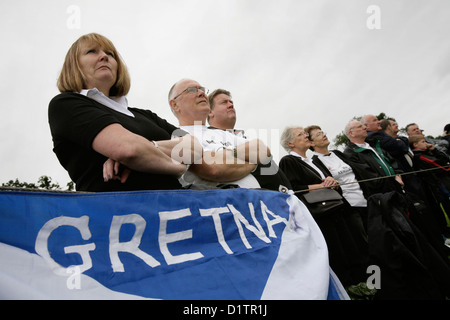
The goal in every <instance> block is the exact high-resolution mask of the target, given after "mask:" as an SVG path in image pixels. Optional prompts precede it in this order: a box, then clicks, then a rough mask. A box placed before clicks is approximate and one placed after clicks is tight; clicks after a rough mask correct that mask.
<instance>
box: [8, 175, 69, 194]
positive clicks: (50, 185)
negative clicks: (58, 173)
mask: <svg viewBox="0 0 450 320" xmlns="http://www.w3.org/2000/svg"><path fill="white" fill-rule="evenodd" d="M2 187H4V188H8V187H10V188H22V189H44V190H55V191H56V190H62V189H61V186H60V185H59V183H57V182H53V181H52V178H51V177H48V176H41V177H39V179H38V181H37V183H28V182H21V181H19V179H17V178H16V180H9V181H8V182H6V183H2ZM66 187H67V189H66V191H73V190H74V189H75V185H74V183H73V182H72V181H71V182H68V183H67V185H66Z"/></svg>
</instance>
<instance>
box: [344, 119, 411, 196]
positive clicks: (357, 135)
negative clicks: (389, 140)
mask: <svg viewBox="0 0 450 320" xmlns="http://www.w3.org/2000/svg"><path fill="white" fill-rule="evenodd" d="M344 133H345V134H346V135H347V137H348V138H349V140H350V142H349V143H348V145H347V147H346V148H345V150H344V154H346V155H347V156H348V157H349V158H350V161H352V162H354V163H365V164H368V165H369V167H370V168H371V169H372V176H373V178H380V179H378V180H377V181H378V183H377V184H373V186H374V187H373V189H374V190H372V192H371V193H380V192H381V193H384V192H389V191H394V190H395V191H399V192H402V187H403V186H404V183H403V180H402V178H401V176H399V175H397V174H398V173H401V171H400V170H398V168H397V167H396V162H395V160H394V159H393V158H392V157H391V156H390V155H389V154H388V153H387V152H385V151H384V150H383V149H382V148H381V145H380V141H379V140H376V139H370V138H368V135H367V129H366V126H365V125H364V124H363V123H361V122H360V121H357V120H353V121H350V122H349V123H348V124H347V126H346V127H345V131H344ZM394 168H395V169H394ZM384 177H390V178H384Z"/></svg>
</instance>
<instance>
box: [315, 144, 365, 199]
mask: <svg viewBox="0 0 450 320" xmlns="http://www.w3.org/2000/svg"><path fill="white" fill-rule="evenodd" d="M314 154H315V155H317V156H318V157H319V159H320V161H322V163H323V164H324V165H325V166H326V167H327V169H328V170H329V171H330V172H331V175H332V176H333V178H335V179H336V180H337V181H338V182H339V184H345V183H349V182H356V181H357V180H356V177H355V174H354V173H353V170H352V168H351V167H350V166H349V165H348V164H346V163H345V162H344V161H342V160H341V159H340V158H339V157H338V156H337V155H335V154H334V153H333V152H331V153H330V154H329V155H324V154H321V153H317V152H314ZM341 189H342V195H343V196H344V198H345V199H346V200H347V201H348V202H349V203H350V205H351V206H352V207H367V200H366V198H364V194H363V192H362V190H361V188H360V186H359V184H358V183H351V184H345V185H342V186H341Z"/></svg>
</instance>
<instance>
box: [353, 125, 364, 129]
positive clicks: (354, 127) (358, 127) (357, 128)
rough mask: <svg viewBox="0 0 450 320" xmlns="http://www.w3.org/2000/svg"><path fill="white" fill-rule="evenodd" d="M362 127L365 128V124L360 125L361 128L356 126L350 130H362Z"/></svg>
mask: <svg viewBox="0 0 450 320" xmlns="http://www.w3.org/2000/svg"><path fill="white" fill-rule="evenodd" d="M362 127H364V125H363V124H361V125H359V126H356V127H351V128H350V130H353V129H362Z"/></svg>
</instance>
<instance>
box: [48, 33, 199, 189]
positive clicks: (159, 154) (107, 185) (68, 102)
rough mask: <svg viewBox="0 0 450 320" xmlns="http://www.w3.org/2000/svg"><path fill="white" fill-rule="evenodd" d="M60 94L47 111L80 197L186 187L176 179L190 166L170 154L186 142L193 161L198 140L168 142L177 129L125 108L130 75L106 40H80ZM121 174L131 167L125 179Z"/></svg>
mask: <svg viewBox="0 0 450 320" xmlns="http://www.w3.org/2000/svg"><path fill="white" fill-rule="evenodd" d="M58 89H59V90H60V92H61V94H59V95H57V96H56V97H54V98H53V99H52V100H51V102H50V104H49V110H48V112H49V124H50V130H51V134H52V138H53V145H54V148H53V151H54V152H55V154H56V156H57V157H58V159H59V161H60V163H61V165H62V166H63V167H64V168H65V169H66V170H67V171H68V173H69V175H70V177H71V179H72V180H73V181H74V182H75V183H76V188H77V190H82V191H96V192H101V191H128V190H143V189H177V188H181V185H180V184H179V182H178V177H180V176H181V175H182V174H183V173H184V172H185V171H186V168H187V166H186V164H185V163H182V162H181V160H180V161H176V160H174V159H172V158H171V152H172V149H173V148H174V147H175V146H176V145H177V144H178V143H179V142H184V143H185V144H186V146H188V148H184V149H183V150H184V151H186V150H187V153H189V152H192V154H190V155H189V157H188V158H190V159H191V160H193V157H194V152H193V150H192V149H190V146H191V142H192V141H194V140H192V139H193V138H192V137H191V136H189V135H187V136H184V137H183V138H180V139H178V140H171V136H172V134H173V133H174V131H175V130H177V127H175V126H173V125H172V124H170V123H168V122H167V121H166V120H164V119H161V118H160V117H158V116H157V115H156V114H155V113H153V112H151V111H150V110H144V109H138V108H131V107H129V106H128V102H127V99H126V94H127V93H128V91H129V89H130V76H129V74H128V70H127V67H126V66H125V64H124V63H123V61H122V59H121V57H120V55H119V53H118V52H117V50H116V48H115V47H114V45H113V43H112V42H111V41H110V40H109V39H107V38H106V37H104V36H102V35H99V34H96V33H91V34H87V35H84V36H82V37H80V38H79V39H78V40H77V41H75V42H74V43H73V45H72V46H71V48H70V49H69V51H68V53H67V55H66V58H65V61H64V65H63V67H62V70H61V74H60V76H59V79H58ZM200 154H201V152H200ZM185 156H186V155H185ZM119 164H120V166H119ZM104 165H105V167H104ZM119 168H121V169H123V168H127V169H126V170H125V171H124V172H126V174H123V175H121V172H119Z"/></svg>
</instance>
